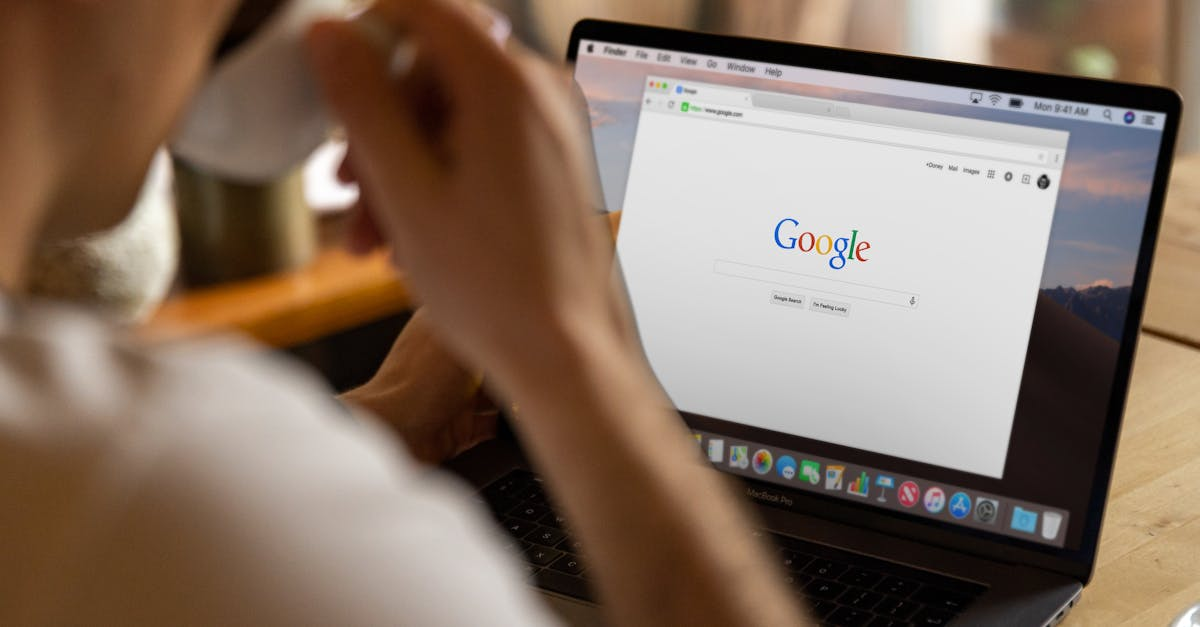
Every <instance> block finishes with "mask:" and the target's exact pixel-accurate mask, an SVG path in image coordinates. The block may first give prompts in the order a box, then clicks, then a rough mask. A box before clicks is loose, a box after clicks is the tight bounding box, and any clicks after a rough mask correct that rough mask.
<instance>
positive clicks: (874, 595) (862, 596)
mask: <svg viewBox="0 0 1200 627" xmlns="http://www.w3.org/2000/svg"><path fill="white" fill-rule="evenodd" d="M882 600H883V595H882V594H880V593H878V592H871V591H870V590H863V589H862V588H850V589H849V590H847V591H846V594H843V595H842V596H841V597H840V598H839V599H838V603H841V604H842V605H848V606H850V607H852V608H855V609H858V610H869V609H871V608H873V607H875V606H876V605H878V604H879V602H880V601H882Z"/></svg>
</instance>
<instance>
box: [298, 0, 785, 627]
mask: <svg viewBox="0 0 1200 627" xmlns="http://www.w3.org/2000/svg"><path fill="white" fill-rule="evenodd" d="M371 15H372V17H370V18H368V19H371V20H375V22H376V24H377V25H378V24H381V23H382V24H386V26H387V27H388V28H390V29H391V30H393V31H395V32H402V33H405V35H406V36H407V37H408V38H410V40H411V41H412V43H414V44H415V45H416V50H417V56H416V62H415V65H414V66H413V67H412V69H411V71H410V72H408V73H407V74H406V75H405V76H404V78H402V79H399V80H396V79H394V78H393V77H392V73H391V71H390V69H391V67H390V66H391V63H390V62H389V59H388V55H387V54H383V53H381V52H380V50H379V48H378V47H377V45H376V44H375V43H373V42H374V41H376V40H377V38H374V37H367V36H364V35H363V31H362V30H360V29H358V28H355V27H354V26H353V25H350V24H345V23H327V24H322V25H319V26H318V27H317V28H315V29H314V31H313V32H312V34H311V38H310V43H311V49H312V57H313V61H314V65H315V66H316V69H317V71H318V73H319V74H320V76H321V79H322V82H323V86H324V90H325V94H326V96H327V98H328V99H329V101H330V102H331V104H332V105H333V107H334V109H335V110H336V111H337V112H338V114H339V115H340V117H341V118H342V120H343V121H344V123H345V124H346V127H347V131H348V134H349V137H350V140H351V161H352V163H353V166H354V171H355V174H356V176H357V178H358V180H359V181H360V183H361V185H362V190H363V194H364V198H365V200H366V202H367V204H368V205H369V207H370V214H371V216H372V218H373V220H374V221H375V222H376V224H377V226H378V229H379V231H380V232H381V233H382V234H383V235H384V236H385V237H386V238H387V239H388V240H389V241H390V242H391V243H392V245H393V247H394V250H395V253H396V256H397V259H398V260H399V262H400V263H401V265H403V266H404V268H405V271H406V272H407V273H408V276H409V278H410V280H411V281H412V282H413V284H414V287H415V288H416V290H417V291H418V292H419V293H420V295H421V297H422V299H423V300H424V302H425V303H426V307H427V310H428V312H429V315H430V320H431V322H432V323H433V324H434V325H435V328H436V329H437V330H438V331H439V334H440V336H441V337H442V339H444V340H445V341H446V342H447V344H448V345H449V346H450V348H451V349H452V351H453V352H455V353H456V354H457V355H458V356H459V357H461V358H462V359H464V361H466V362H467V363H470V364H471V365H472V366H474V367H478V368H480V369H482V370H485V371H486V372H487V373H488V377H489V380H490V381H491V382H492V384H493V385H494V387H495V389H496V391H498V392H499V393H500V394H501V395H503V396H504V397H505V398H506V400H509V401H512V402H515V403H516V404H517V405H518V406H519V412H518V413H519V420H518V421H517V422H518V425H517V428H518V430H519V432H520V434H521V436H522V437H523V439H524V441H525V442H526V444H527V448H528V449H529V450H530V452H531V454H532V455H533V457H534V460H535V462H536V463H537V465H538V467H539V468H540V469H541V470H542V471H543V472H544V473H545V475H546V476H547V478H548V480H549V482H550V486H551V488H552V490H553V491H554V492H555V494H556V496H557V499H558V501H559V502H560V503H561V504H562V505H563V507H564V508H565V513H566V514H567V516H568V517H569V518H570V519H571V520H572V524H573V528H574V529H575V530H576V532H577V534H578V537H579V538H580V539H581V540H582V542H583V543H584V544H585V546H587V547H588V548H587V550H588V553H589V556H588V557H589V561H590V563H591V566H592V572H593V575H594V577H595V579H596V582H597V584H598V587H599V592H600V594H601V596H602V597H603V599H604V605H605V607H606V609H607V610H608V611H609V612H610V613H611V616H612V617H613V618H614V619H616V621H617V622H618V623H621V624H653V625H660V624H670V625H694V624H717V623H722V624H730V623H736V624H748V625H787V624H797V623H799V622H800V621H801V618H800V613H799V611H798V609H797V606H796V604H795V602H794V600H793V598H792V597H791V595H790V594H789V592H788V591H787V590H786V588H785V587H784V585H783V583H782V577H781V576H780V574H779V573H778V572H777V570H776V568H775V567H774V565H772V564H771V563H770V562H769V560H767V558H766V553H765V551H764V548H763V547H761V546H758V545H757V544H756V543H755V542H754V541H753V540H752V538H751V536H750V533H749V531H750V522H749V516H748V515H747V512H746V510H745V508H744V506H743V505H742V504H741V503H740V502H739V501H738V500H737V499H736V498H734V496H733V494H732V491H731V490H730V489H729V486H727V485H726V484H725V483H724V481H723V480H722V479H721V478H720V477H719V475H718V474H717V473H715V472H713V471H712V470H711V469H710V468H707V467H706V466H705V464H704V463H703V462H702V461H701V459H700V456H699V454H698V452H697V451H696V449H695V447H694V445H692V442H693V441H692V440H691V439H690V438H689V437H688V434H687V432H686V430H685V429H684V427H683V425H682V423H681V422H680V420H679V418H678V416H677V415H676V414H675V413H674V412H673V411H671V410H670V409H669V407H670V404H669V402H668V399H667V398H666V397H665V395H664V394H663V392H662V391H661V389H660V388H659V387H658V385H657V383H656V382H655V380H654V378H653V376H652V375H651V372H650V370H649V368H648V366H647V365H646V363H645V361H644V358H643V357H642V356H641V354H640V352H639V350H638V349H637V348H636V346H635V344H634V343H633V342H632V341H630V339H629V337H628V333H627V331H626V329H627V328H628V326H627V325H628V320H627V319H626V318H625V316H624V313H623V312H624V311H625V306H624V301H623V300H622V299H621V298H620V297H619V296H618V293H617V292H616V290H614V289H613V287H612V281H611V239H610V238H608V237H606V235H605V233H604V231H603V229H602V227H601V225H600V224H598V223H597V221H596V220H594V219H591V220H589V219H588V216H587V215H586V213H585V211H584V207H586V206H587V202H586V200H587V198H589V194H588V193H587V192H588V191H589V190H588V185H589V181H591V178H590V177H588V176H587V173H586V169H585V164H586V163H588V161H587V159H586V152H585V151H586V150H587V148H586V146H587V143H586V142H585V141H584V138H583V136H582V134H581V133H580V129H578V128H576V127H575V125H574V124H573V122H575V121H576V120H577V118H578V116H576V115H574V114H573V109H572V103H571V102H570V100H569V96H568V91H567V90H566V89H565V88H564V83H565V81H564V80H563V77H562V76H561V75H559V74H557V73H556V72H554V71H553V70H551V69H550V68H548V67H547V66H545V65H544V64H541V63H539V62H536V61H534V60H532V58H531V57H529V56H528V55H527V54H525V53H524V52H522V51H520V50H514V49H511V48H510V49H509V50H502V49H501V48H500V47H498V46H497V45H496V44H495V43H493V42H492V41H491V40H490V39H489V37H488V35H487V33H486V28H485V27H482V26H481V25H480V23H479V19H477V16H476V15H474V14H472V12H470V11H468V10H467V9H466V8H464V7H462V6H461V5H458V4H452V3H450V2H444V1H440V0H405V1H395V2H380V3H379V4H377V5H376V7H375V9H373V13H372V14H371Z"/></svg>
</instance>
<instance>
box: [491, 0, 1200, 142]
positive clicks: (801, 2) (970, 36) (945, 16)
mask: <svg viewBox="0 0 1200 627" xmlns="http://www.w3.org/2000/svg"><path fill="white" fill-rule="evenodd" d="M487 1H488V3H489V4H491V5H492V6H494V7H495V8H497V9H499V10H501V11H503V12H504V13H506V14H508V15H509V16H510V17H511V18H512V19H513V22H514V28H515V30H516V32H517V33H518V34H519V35H520V36H521V38H522V39H523V40H524V41H526V42H527V43H528V44H529V45H531V46H533V47H534V48H536V49H537V50H538V51H540V52H541V53H543V54H545V55H547V56H548V57H551V58H554V59H561V58H563V56H564V55H565V53H566V44H567V39H568V35H569V33H570V31H571V26H572V25H573V24H574V23H575V22H576V21H577V20H579V19H581V18H584V17H597V18H605V19H613V20H620V21H632V22H642V23H648V24H656V25H662V26H672V27H677V28H689V29H699V30H705V31H710V32H717V33H727V34H736V35H746V36H751V37H766V38H770V39H783V40H788V41H797V42H804V43H812V44H820V45H828V46H840V47H848V48H856V49H860V50H871V51H877V52H890V53H898V54H907V55H914V56H921V57H933V58H938V59H949V60H953V61H963V62H968V63H986V64H992V65H1000V66H1006V67H1014V68H1021V69H1029V70H1040V71H1047V72H1056V73H1065V74H1075V75H1080V76H1089V77H1094V78H1105V79H1117V80H1122V81H1133V82H1138V83H1154V84H1160V85H1170V86H1173V87H1175V88H1176V89H1179V90H1180V91H1182V92H1184V95H1185V99H1188V100H1191V101H1193V102H1195V101H1200V93H1198V86H1197V82H1198V81H1200V1H1197V0H654V1H653V2H647V1H645V0H487ZM1181 139H1182V140H1183V141H1182V142H1181V149H1183V150H1185V151H1195V150H1196V149H1197V148H1200V131H1198V129H1197V128H1196V125H1195V124H1191V125H1189V126H1188V128H1187V129H1186V131H1185V136H1184V137H1183V138H1181Z"/></svg>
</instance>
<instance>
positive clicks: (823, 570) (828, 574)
mask: <svg viewBox="0 0 1200 627" xmlns="http://www.w3.org/2000/svg"><path fill="white" fill-rule="evenodd" d="M804 572H806V573H808V574H810V575H812V576H813V577H823V578H825V579H835V578H837V576H838V575H841V574H842V573H844V572H846V566H844V565H842V564H839V563H837V562H834V561H832V560H827V559H821V558H817V559H815V560H813V561H812V563H810V564H809V565H808V566H806V567H805V568H804Z"/></svg>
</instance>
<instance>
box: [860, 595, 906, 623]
mask: <svg viewBox="0 0 1200 627" xmlns="http://www.w3.org/2000/svg"><path fill="white" fill-rule="evenodd" d="M871 611H873V612H875V613H876V614H879V615H880V616H886V617H887V618H895V619H898V620H908V617H909V616H912V615H913V612H915V611H917V604H916V603H913V602H912V601H908V600H905V599H897V598H895V597H887V598H885V599H884V600H883V601H880V602H879V605H876V606H875V609H873V610H871Z"/></svg>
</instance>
